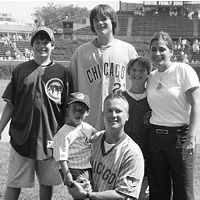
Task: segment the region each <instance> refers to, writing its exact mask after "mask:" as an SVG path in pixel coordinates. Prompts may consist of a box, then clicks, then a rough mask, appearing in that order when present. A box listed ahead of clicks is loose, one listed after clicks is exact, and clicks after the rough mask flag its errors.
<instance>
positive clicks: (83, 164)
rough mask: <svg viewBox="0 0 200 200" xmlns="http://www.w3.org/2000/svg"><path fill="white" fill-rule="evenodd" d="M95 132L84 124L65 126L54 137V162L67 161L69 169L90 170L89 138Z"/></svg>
mask: <svg viewBox="0 0 200 200" xmlns="http://www.w3.org/2000/svg"><path fill="white" fill-rule="evenodd" d="M95 132H96V130H95V129H94V128H93V127H92V126H91V125H89V124H88V123H86V122H82V124H81V125H80V126H78V127H76V128H75V127H73V126H69V125H67V124H65V125H64V126H63V127H62V128H61V129H60V130H59V131H58V133H57V134H56V135H55V136H54V151H53V156H54V158H55V160H56V161H61V160H67V161H68V166H69V168H73V169H87V168H91V163H90V159H91V150H92V149H91V145H92V144H91V142H90V139H91V136H92V135H93V134H94V133H95Z"/></svg>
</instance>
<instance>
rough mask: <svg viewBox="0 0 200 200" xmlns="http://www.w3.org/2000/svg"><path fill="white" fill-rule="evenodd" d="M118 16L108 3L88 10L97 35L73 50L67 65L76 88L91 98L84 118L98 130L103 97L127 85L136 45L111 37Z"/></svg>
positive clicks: (101, 125)
mask: <svg viewBox="0 0 200 200" xmlns="http://www.w3.org/2000/svg"><path fill="white" fill-rule="evenodd" d="M117 25H118V23H117V15H116V13H115V11H114V10H113V9H112V8H111V7H110V6H109V5H101V4H100V5H98V6H96V7H94V8H93V9H92V11H91V13H90V26H91V30H92V31H93V32H94V33H95V34H96V35H97V37H96V38H95V39H94V40H92V41H90V42H87V43H86V44H83V45H82V46H80V47H79V48H77V49H76V51H75V52H74V54H73V56H72V59H71V64H70V67H69V70H70V73H71V75H72V78H73V82H74V89H75V91H79V92H82V93H85V94H87V95H88V96H89V97H90V99H91V111H90V115H89V116H88V117H87V119H86V121H87V122H88V123H89V124H91V125H92V126H94V127H95V128H96V129H97V130H102V129H103V127H104V126H103V123H102V122H103V120H102V108H103V102H104V99H105V97H106V96H107V95H108V94H109V93H112V92H115V91H117V90H119V89H121V90H126V88H127V82H128V80H127V74H126V71H127V65H128V62H129V60H130V59H131V58H135V57H137V52H136V50H135V48H134V47H133V46H132V45H131V44H129V43H127V42H124V41H121V40H118V39H116V38H115V37H114V35H115V32H116V28H117Z"/></svg>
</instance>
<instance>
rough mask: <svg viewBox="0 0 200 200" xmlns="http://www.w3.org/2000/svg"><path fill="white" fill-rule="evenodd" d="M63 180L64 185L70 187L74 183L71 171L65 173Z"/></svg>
mask: <svg viewBox="0 0 200 200" xmlns="http://www.w3.org/2000/svg"><path fill="white" fill-rule="evenodd" d="M63 182H64V185H67V186H68V187H70V185H71V184H72V183H73V177H72V174H71V173H70V172H67V173H65V174H64V177H63Z"/></svg>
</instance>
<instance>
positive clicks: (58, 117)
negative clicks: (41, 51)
mask: <svg viewBox="0 0 200 200" xmlns="http://www.w3.org/2000/svg"><path fill="white" fill-rule="evenodd" d="M72 90H73V86H72V80H71V77H70V75H69V72H68V69H67V68H66V67H64V66H62V65H60V64H58V63H54V62H52V63H51V64H50V65H48V66H46V67H44V66H39V65H38V64H37V63H36V62H35V61H34V60H30V61H28V62H24V63H21V64H19V65H18V66H16V68H15V69H14V70H13V73H12V78H11V82H10V83H9V84H8V86H7V88H6V90H5V92H4V94H3V96H2V97H3V98H4V100H5V101H10V102H11V103H12V104H13V105H14V111H13V116H12V118H11V123H10V129H9V134H10V136H11V140H10V143H11V145H12V146H13V148H14V149H15V150H16V151H17V152H18V153H19V154H21V155H22V156H25V157H29V158H32V159H37V160H45V159H49V158H51V157H52V144H53V136H54V135H55V134H56V133H57V131H58V129H59V128H60V127H61V126H62V125H63V123H64V110H65V104H66V99H67V97H68V94H69V93H71V92H72Z"/></svg>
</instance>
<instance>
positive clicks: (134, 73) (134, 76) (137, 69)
mask: <svg viewBox="0 0 200 200" xmlns="http://www.w3.org/2000/svg"><path fill="white" fill-rule="evenodd" d="M128 75H129V78H130V79H131V80H132V82H134V83H141V84H144V83H145V82H146V79H147V76H148V72H147V69H146V68H145V67H144V66H143V65H142V64H141V63H139V62H137V61H136V62H135V63H134V64H133V65H132V66H131V67H130V69H129V71H128Z"/></svg>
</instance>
